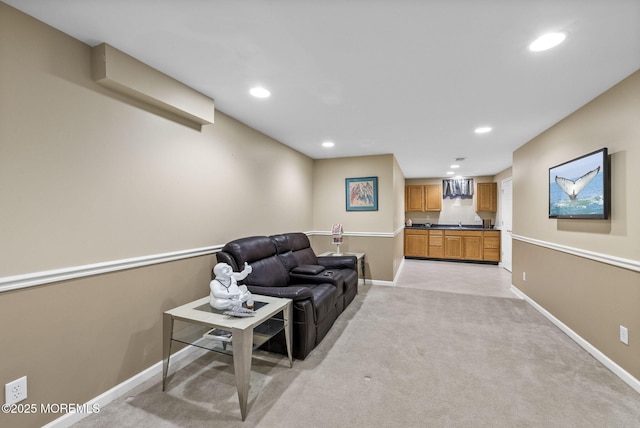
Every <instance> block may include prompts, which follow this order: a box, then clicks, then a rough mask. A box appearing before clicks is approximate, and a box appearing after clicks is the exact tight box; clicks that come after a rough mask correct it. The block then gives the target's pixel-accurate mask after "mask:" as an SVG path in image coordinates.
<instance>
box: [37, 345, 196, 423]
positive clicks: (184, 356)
mask: <svg viewBox="0 0 640 428" xmlns="http://www.w3.org/2000/svg"><path fill="white" fill-rule="evenodd" d="M206 352H208V351H206V350H203V349H200V348H196V347H193V346H187V347H186V348H184V349H181V350H180V351H178V352H176V353H174V354H172V355H171V366H170V368H171V371H172V372H173V371H175V370H179V369H180V368H181V367H184V366H186V365H187V364H189V363H191V362H192V361H194V360H196V359H197V358H199V357H201V356H202V355H203V354H205V353H206ZM155 376H159V377H160V379H159V380H162V361H159V362H157V363H156V364H154V365H152V366H151V367H149V368H148V369H146V370H143V371H141V372H140V373H138V374H136V375H134V376H133V377H131V378H129V379H127V380H125V381H124V382H122V383H120V384H118V385H116V386H114V387H113V388H111V389H110V390H108V391H106V392H104V393H102V394H100V395H99V396H97V397H95V398H93V399H91V400H89V401H88V402H86V403H85V404H84V405H82V406H78V407H81V408H83V409H88V410H89V412H88V413H67V414H65V415H64V416H61V417H59V418H58V419H55V420H53V421H51V422H49V423H48V424H47V425H44V426H43V428H68V427H70V426H71V425H73V424H75V423H77V422H79V421H80V420H82V419H84V418H86V417H87V416H90V415H91V414H92V412H91V410H90V409H94V408H97V409H102V408H103V407H105V406H106V405H107V404H109V403H111V402H112V401H114V400H116V399H118V398H120V397H122V396H123V395H125V394H127V393H128V392H129V391H131V390H132V389H134V388H136V387H138V386H140V385H142V384H143V383H144V382H146V381H148V380H150V379H152V378H153V377H155Z"/></svg>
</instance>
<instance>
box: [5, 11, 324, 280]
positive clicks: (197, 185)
mask: <svg viewBox="0 0 640 428" xmlns="http://www.w3.org/2000/svg"><path fill="white" fill-rule="evenodd" d="M1 7H2V20H3V22H2V30H1V31H2V39H3V43H2V45H1V46H2V51H1V52H0V54H1V55H2V56H1V58H2V59H1V60H2V67H3V68H2V73H3V74H2V81H1V82H0V84H1V85H2V97H1V99H0V103H1V106H2V110H1V111H2V122H3V123H2V127H0V141H1V142H2V156H1V157H0V178H1V179H0V195H2V203H3V209H2V213H1V214H0V215H2V216H3V219H2V220H3V221H2V222H0V236H2V246H1V247H0V260H2V264H1V265H0V276H5V275H15V274H21V273H28V272H33V271H37V270H45V269H53V268H61V267H67V266H73V265H81V264H87V263H95V262H103V261H107V260H115V259H122V258H127V257H134V256H142V255H148V254H154V253H163V252H168V251H176V250H184V249H189V248H198V247H203V246H208V245H213V244H223V243H224V242H226V241H227V240H229V239H232V238H236V237H238V236H244V235H248V234H258V233H277V232H282V231H289V230H308V229H309V228H310V227H311V220H312V212H311V210H312V199H311V194H312V185H311V183H312V174H311V173H312V169H313V161H312V160H311V159H309V158H307V157H306V156H303V155H301V154H300V153H298V152H296V151H293V150H291V149H289V148H287V147H286V146H284V145H282V144H280V143H278V142H276V141H274V140H272V139H270V138H268V137H266V136H264V135H262V134H260V133H259V132H257V131H255V130H253V129H251V128H248V127H246V126H244V125H242V124H240V123H239V122H237V121H236V120H234V119H232V118H230V117H228V116H225V115H224V114H223V113H220V112H218V114H217V115H216V123H215V124H213V125H207V126H203V127H202V130H201V131H198V130H194V129H193V128H191V127H186V126H184V125H181V124H180V123H177V122H175V121H172V120H167V119H166V118H164V117H161V116H159V115H156V114H154V113H152V112H150V111H148V110H145V109H143V108H140V106H138V105H132V104H130V103H128V102H127V101H128V100H126V99H123V98H120V97H118V96H116V95H114V94H113V93H112V92H110V91H108V90H106V89H103V88H102V87H100V86H98V85H96V84H95V83H94V82H93V81H92V80H91V77H90V48H89V46H87V45H84V44H82V43H80V42H78V41H77V40H74V39H71V38H70V37H68V36H66V35H64V34H62V33H60V32H58V31H55V30H52V29H51V28H50V27H47V26H44V25H42V24H40V23H39V22H38V21H35V20H33V19H32V18H30V17H28V16H26V15H23V14H21V13H19V12H17V11H15V10H14V9H11V8H9V7H8V6H6V5H4V4H2V5H1ZM292 200H295V201H296V203H295V204H292V203H291V201H292Z"/></svg>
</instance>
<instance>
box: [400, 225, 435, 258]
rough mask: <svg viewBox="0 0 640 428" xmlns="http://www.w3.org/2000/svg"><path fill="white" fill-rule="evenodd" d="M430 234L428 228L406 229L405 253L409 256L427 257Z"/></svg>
mask: <svg viewBox="0 0 640 428" xmlns="http://www.w3.org/2000/svg"><path fill="white" fill-rule="evenodd" d="M428 248H429V235H428V231H426V230H405V233H404V255H405V256H408V257H427V255H428Z"/></svg>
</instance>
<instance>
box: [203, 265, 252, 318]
mask: <svg viewBox="0 0 640 428" xmlns="http://www.w3.org/2000/svg"><path fill="white" fill-rule="evenodd" d="M252 270H253V268H252V267H251V266H249V265H248V264H247V263H245V264H244V269H243V270H242V272H234V271H233V269H232V268H231V266H229V265H228V264H226V263H218V264H217V265H215V266H214V268H213V273H214V274H215V276H216V277H215V279H214V280H213V281H211V282H210V283H209V288H210V289H211V294H210V300H209V303H210V304H211V306H213V307H214V308H216V309H221V310H222V309H238V308H240V307H241V306H242V303H243V302H246V301H248V300H250V299H251V292H250V291H249V290H247V286H246V285H240V286H238V281H241V280H243V279H245V278H246V277H247V275H249V274H250V273H251V271H252Z"/></svg>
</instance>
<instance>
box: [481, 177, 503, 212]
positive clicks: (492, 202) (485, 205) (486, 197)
mask: <svg viewBox="0 0 640 428" xmlns="http://www.w3.org/2000/svg"><path fill="white" fill-rule="evenodd" d="M497 210H498V184H497V183H478V186H477V188H476V211H489V212H496V211H497Z"/></svg>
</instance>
